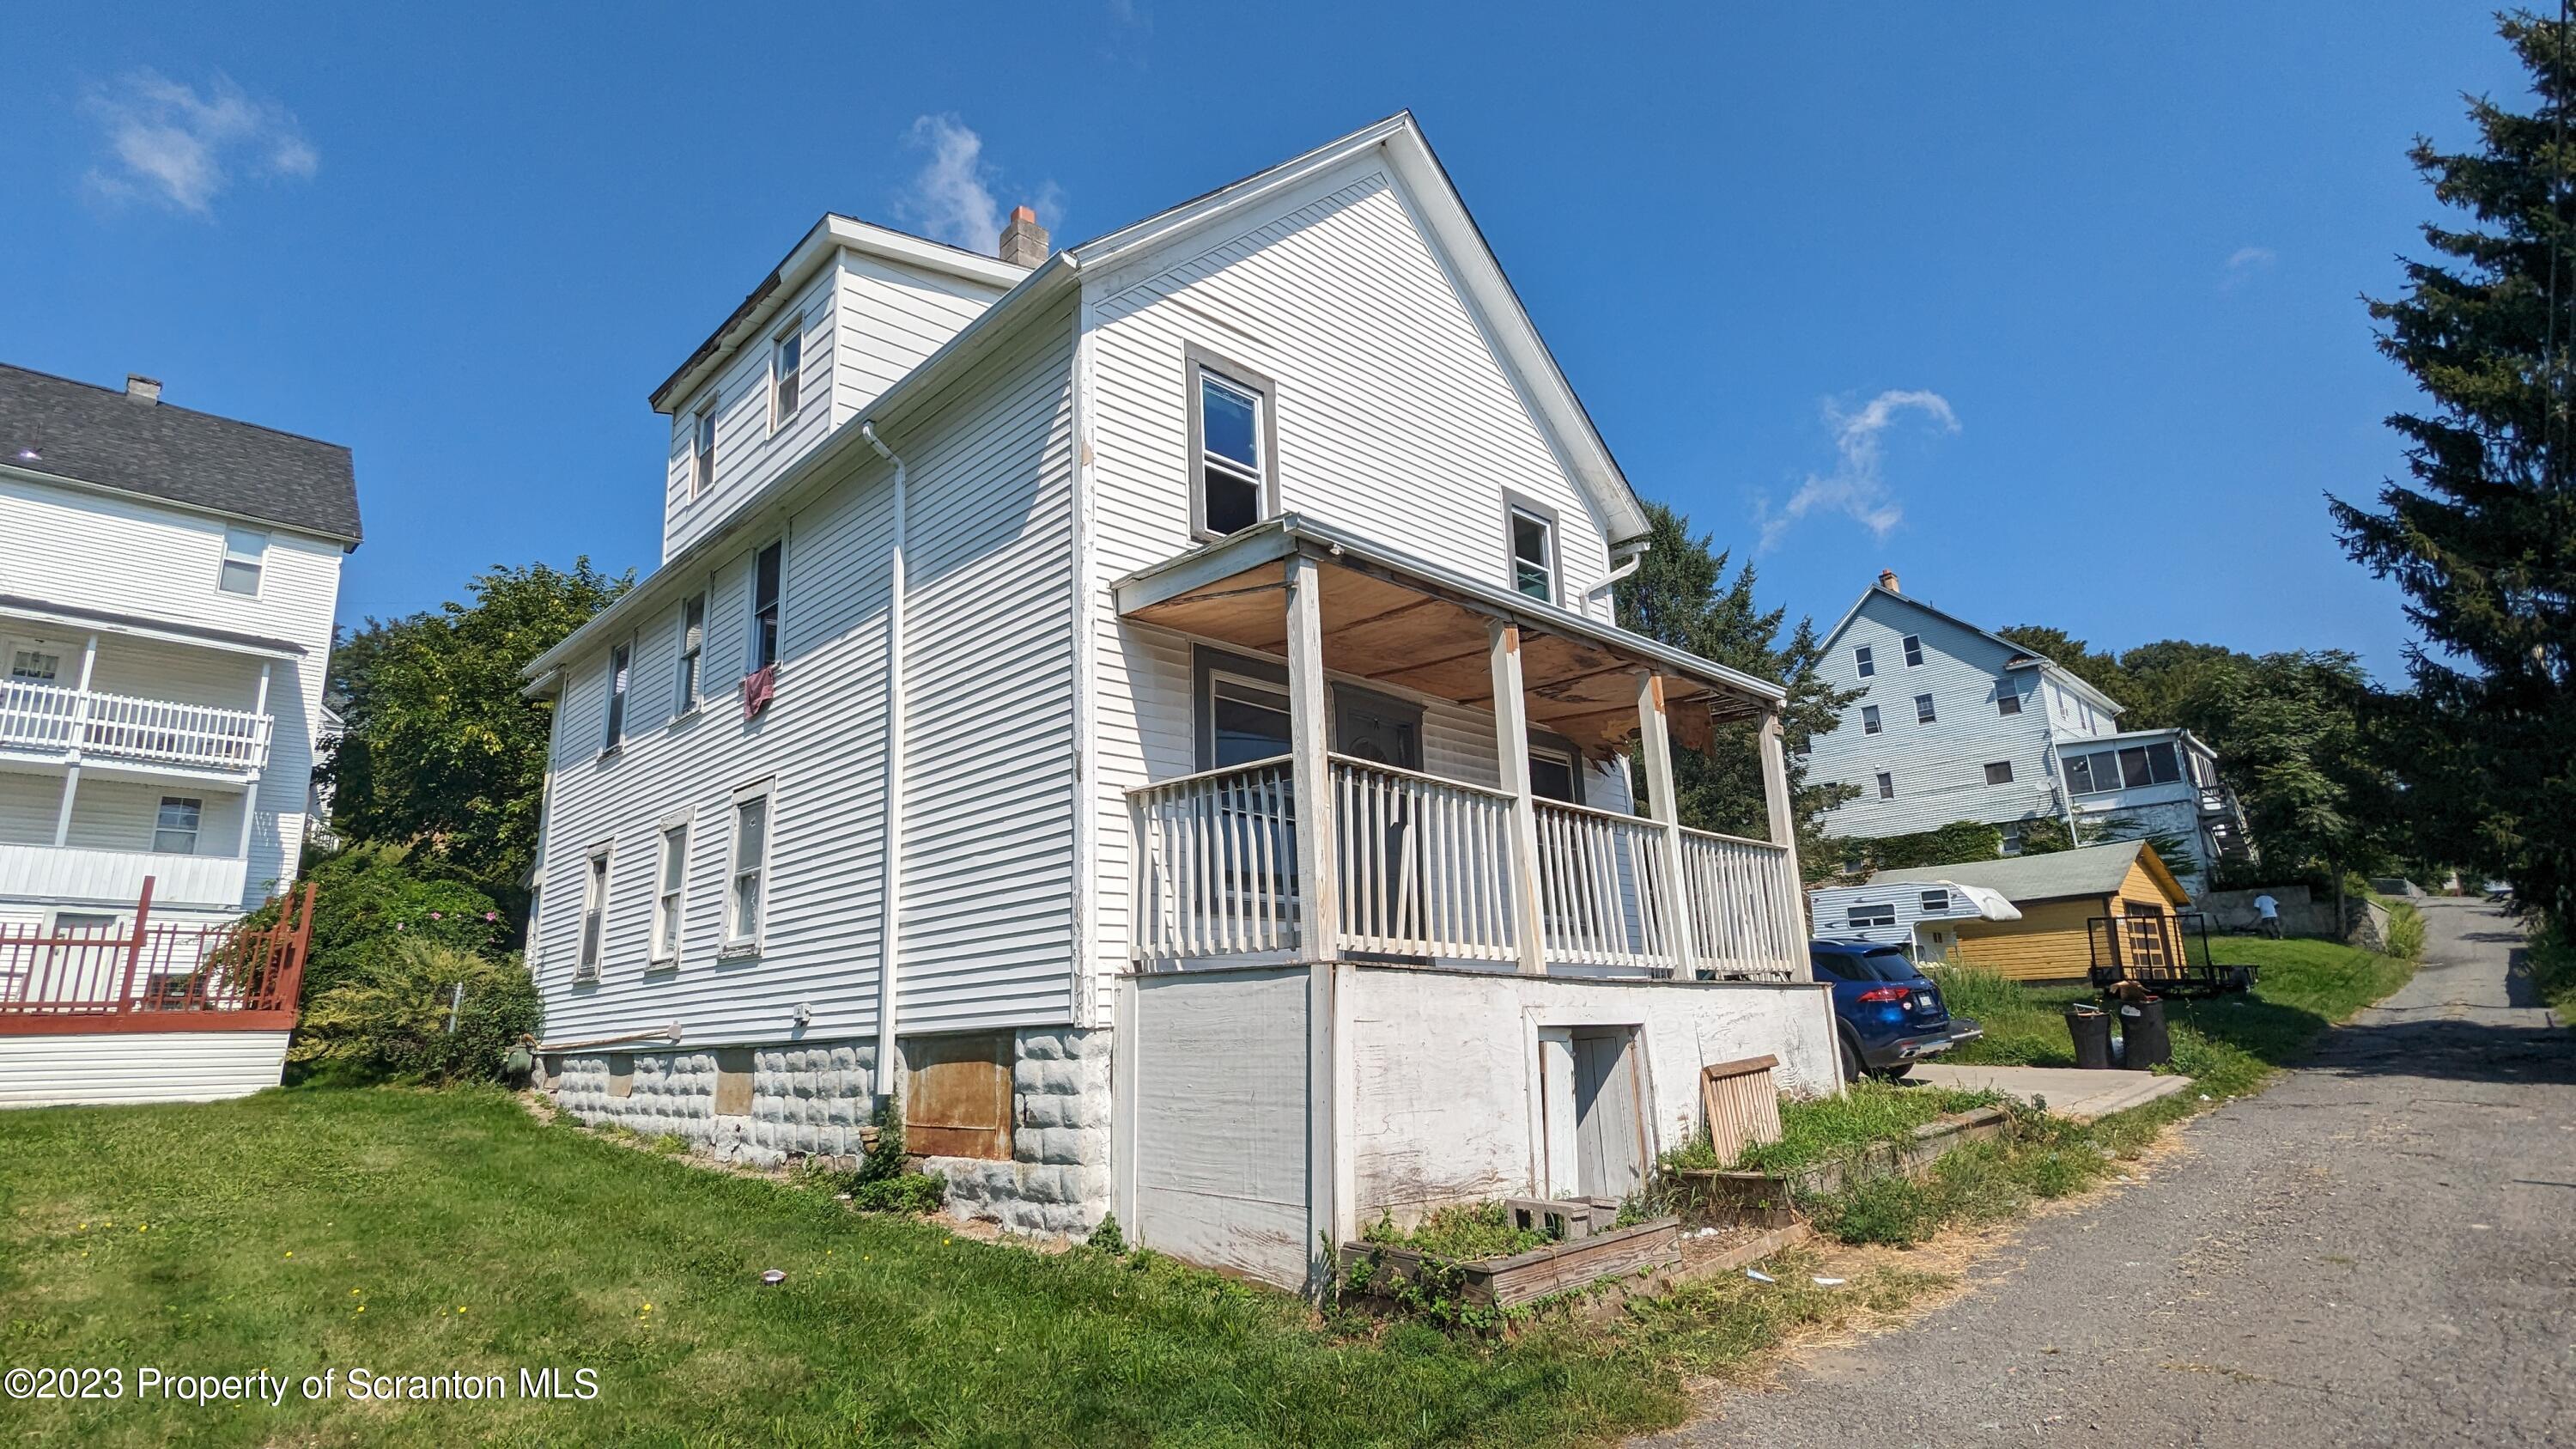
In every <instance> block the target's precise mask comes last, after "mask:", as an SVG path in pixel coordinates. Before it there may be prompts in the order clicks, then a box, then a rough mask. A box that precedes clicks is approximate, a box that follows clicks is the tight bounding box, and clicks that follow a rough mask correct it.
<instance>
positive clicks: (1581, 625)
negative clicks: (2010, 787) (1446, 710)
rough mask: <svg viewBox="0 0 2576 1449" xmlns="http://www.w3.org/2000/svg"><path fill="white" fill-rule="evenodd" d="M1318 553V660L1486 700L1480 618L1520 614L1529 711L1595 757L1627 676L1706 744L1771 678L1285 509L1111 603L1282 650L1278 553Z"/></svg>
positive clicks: (1683, 730) (1619, 714) (1768, 697)
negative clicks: (1655, 693)
mask: <svg viewBox="0 0 2576 1449" xmlns="http://www.w3.org/2000/svg"><path fill="white" fill-rule="evenodd" d="M1300 553H1303V554H1306V555H1308V556H1310V557H1312V558H1313V559H1315V561H1316V562H1317V564H1318V565H1319V567H1318V569H1317V575H1318V577H1320V578H1321V579H1322V581H1323V597H1322V598H1321V599H1320V600H1319V601H1318V606H1319V611H1320V613H1321V615H1322V620H1323V645H1324V663H1325V666H1326V667H1327V668H1329V669H1332V670H1334V671H1336V672H1338V673H1342V674H1348V675H1354V676H1357V677H1359V678H1363V679H1367V680H1371V681H1374V682H1377V683H1382V684H1388V685H1393V686H1396V687H1398V688H1402V689H1408V690H1412V691H1414V692H1416V693H1419V694H1427V695H1431V696H1433V697H1435V698H1439V699H1446V700H1451V701H1454V702H1456V703H1459V704H1462V705H1467V706H1470V707H1473V708H1488V707H1490V706H1491V704H1492V702H1493V701H1492V695H1493V677H1494V676H1493V667H1492V663H1491V660H1490V658H1489V656H1488V648H1489V644H1488V639H1487V629H1488V626H1489V624H1490V622H1491V621H1493V620H1496V619H1501V620H1504V621H1506V622H1509V623H1513V624H1517V625H1519V626H1520V631H1521V678H1522V685H1523V692H1524V694H1525V695H1526V697H1527V703H1528V711H1529V718H1530V722H1531V723H1532V724H1535V725H1539V726H1542V727H1544V728H1546V729H1548V730H1551V731H1553V732H1555V733H1557V734H1559V735H1562V736H1564V737H1565V738H1567V739H1569V740H1572V741H1573V742H1574V743H1575V744H1577V745H1579V746H1580V747H1582V748H1583V749H1584V750H1586V751H1587V752H1590V753H1592V754H1595V755H1607V754H1610V753H1611V752H1613V751H1616V750H1619V749H1621V748H1623V747H1624V746H1625V745H1626V744H1627V742H1628V740H1629V738H1630V737H1631V736H1633V735H1634V734H1635V733H1636V731H1637V675H1638V674H1639V673H1640V672H1651V673H1654V674H1656V675H1658V676H1660V677H1661V678H1662V679H1663V681H1664V700H1665V707H1666V709H1667V711H1668V717H1669V719H1670V721H1671V728H1672V732H1673V734H1674V736H1675V737H1677V738H1678V739H1680V740H1681V741H1682V742H1683V743H1684V744H1687V745H1689V746H1690V747H1692V748H1693V749H1706V748H1707V747H1708V744H1709V736H1710V733H1711V728H1710V727H1711V725H1712V724H1713V723H1714V722H1716V721H1719V720H1736V719H1753V718H1758V717H1759V716H1760V715H1761V714H1762V713H1763V712H1764V711H1765V710H1767V709H1770V708H1775V707H1777V705H1778V704H1779V702H1780V700H1781V690H1780V687H1779V686H1778V685H1775V684H1772V683H1770V682H1768V681H1766V680H1762V679H1757V678H1755V677H1753V676H1751V675H1748V674H1743V673H1739V672H1738V671H1735V670H1732V669H1728V668H1727V667H1725V666H1724V665H1721V664H1713V663H1711V662H1709V661H1707V660H1705V659H1700V658H1697V657H1695V656H1692V655H1690V654H1687V653H1684V652H1682V651H1681V650H1678V649H1673V648H1670V647H1669V646H1666V645H1663V644H1660V643H1657V642H1656V641H1654V640H1652V639H1648V638H1646V637H1645V636H1643V635H1640V634H1632V633H1629V632H1628V631H1627V630H1624V629H1619V628H1616V627H1614V626H1611V625H1608V624H1603V623H1601V622H1600V621H1598V620H1594V619H1587V618H1584V617H1582V616H1580V615H1577V614H1573V613H1570V612H1568V611H1566V610H1564V609H1560V608H1557V607H1555V606H1553V605H1550V604H1544V603H1541V602H1539V601H1538V600H1536V599H1532V598H1529V597H1527V596H1525V595H1521V594H1517V593H1513V592H1511V591H1510V590H1508V589H1504V588H1501V587H1498V586H1496V585H1492V584H1487V583H1484V582H1482V581H1480V580H1476V579H1470V578H1467V577H1465V576H1463V575H1460V574H1456V573H1452V572H1450V571H1448V570H1446V569H1443V568H1441V567H1440V566H1438V565H1436V564H1432V563H1427V562H1425V561H1423V560H1420V559H1416V558H1411V557H1409V556H1407V555H1405V554H1403V553H1401V552H1399V551H1397V550H1394V549H1391V548H1388V547H1386V546H1385V545H1382V544H1378V543H1375V542H1372V541H1370V540H1367V539H1364V538H1360V537H1358V536H1355V535H1352V534H1348V533H1344V532H1342V531H1340V530H1337V529H1334V528H1331V527H1329V526H1327V525H1324V524H1319V523H1316V522H1314V521H1312V520H1309V519H1306V518H1303V517H1300V516H1299V515H1296V514H1289V515H1286V516H1284V517H1280V518H1274V519H1272V520H1270V521H1269V522H1267V523H1264V524H1261V525H1260V526H1258V527H1256V528H1249V529H1246V530H1244V531H1243V532H1241V533H1238V534H1235V535H1232V536H1231V537H1229V538H1227V539H1225V540H1224V541H1223V542H1221V543H1217V544H1214V545H1212V546H1210V547H1207V548H1203V549H1198V550H1194V551H1192V552H1190V553H1187V554H1183V555H1181V556H1180V557H1178V558H1174V559H1170V560H1167V561H1165V562H1163V563H1160V564H1156V565H1154V566H1153V567H1151V568H1148V569H1144V570H1141V571H1139V572H1137V573H1134V574H1131V575H1129V576H1128V577H1126V578H1124V579H1121V580H1119V582H1118V584H1117V590H1118V612H1119V614H1120V615H1121V616H1122V617H1125V618H1128V619H1133V620H1135V621H1137V622H1139V623H1145V624H1154V625H1159V626H1161V627H1163V628H1166V629H1171V630H1174V631H1177V632H1179V633H1183V634H1191V635H1195V636H1197V637H1199V638H1203V639H1208V640H1212V641H1215V642H1217V643H1221V644H1231V645H1233V646H1235V647H1237V648H1241V649H1250V650H1257V651H1260V652H1262V653H1265V654H1273V655H1277V654H1284V653H1286V652H1287V648H1288V611H1287V608H1286V599H1285V593H1286V590H1287V560H1288V559H1289V558H1290V557H1291V556H1293V555H1296V554H1300Z"/></svg>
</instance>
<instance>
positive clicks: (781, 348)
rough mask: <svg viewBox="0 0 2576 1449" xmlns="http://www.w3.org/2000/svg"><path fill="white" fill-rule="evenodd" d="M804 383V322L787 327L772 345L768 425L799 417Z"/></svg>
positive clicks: (799, 320)
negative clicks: (797, 400) (797, 410)
mask: <svg viewBox="0 0 2576 1449" xmlns="http://www.w3.org/2000/svg"><path fill="white" fill-rule="evenodd" d="M804 381H805V319H803V318H802V317H800V318H798V319H796V320H795V321H793V322H790V323H788V324H787V330H785V331H784V332H781V333H779V334H778V336H777V339H776V340H774V341H773V342H771V343H770V344H769V426H770V427H771V428H773V429H775V428H777V427H779V426H780V425H781V424H784V423H785V422H786V421H787V420H788V419H789V418H791V417H794V416H795V415H796V395H797V391H798V389H799V388H800V387H802V386H803V385H804Z"/></svg>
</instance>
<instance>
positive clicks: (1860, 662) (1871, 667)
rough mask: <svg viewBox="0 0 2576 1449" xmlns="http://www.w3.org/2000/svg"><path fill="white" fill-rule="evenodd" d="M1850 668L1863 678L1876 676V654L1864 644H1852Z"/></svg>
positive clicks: (1874, 677)
mask: <svg viewBox="0 0 2576 1449" xmlns="http://www.w3.org/2000/svg"><path fill="white" fill-rule="evenodd" d="M1852 670H1853V672H1854V673H1856V674H1858V675H1859V676H1860V677H1861V678H1863V679H1876V678H1877V677H1878V654H1877V652H1876V651H1875V650H1873V649H1871V648H1870V646H1868V645H1866V644H1855V645H1853V646H1852Z"/></svg>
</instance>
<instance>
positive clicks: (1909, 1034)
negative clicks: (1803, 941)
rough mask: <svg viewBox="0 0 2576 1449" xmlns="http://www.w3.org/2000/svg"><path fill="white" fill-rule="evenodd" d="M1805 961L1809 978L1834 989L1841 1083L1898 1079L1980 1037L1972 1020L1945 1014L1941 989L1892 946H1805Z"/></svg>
mask: <svg viewBox="0 0 2576 1449" xmlns="http://www.w3.org/2000/svg"><path fill="white" fill-rule="evenodd" d="M1807 959H1808V962H1809V963H1810V965H1811V966H1812V967H1813V969H1814V971H1815V977H1816V979H1817V980H1818V981H1822V982H1826V983H1828V984H1829V985H1831V986H1832V987H1833V988H1834V1026H1835V1030H1836V1034H1837V1035H1838V1036H1840V1037H1841V1038H1842V1059H1843V1080H1844V1081H1847V1082H1848V1081H1853V1080H1856V1079H1857V1078H1858V1077H1859V1076H1860V1074H1861V1073H1863V1072H1868V1073H1870V1074H1871V1075H1873V1076H1881V1077H1901V1076H1904V1075H1905V1074H1906V1073H1907V1072H1910V1071H1912V1070H1913V1069H1914V1064H1915V1063H1916V1062H1919V1061H1921V1060H1923V1059H1924V1058H1925V1057H1928V1056H1931V1055H1933V1054H1934V1053H1936V1052H1944V1051H1948V1050H1949V1049H1950V1048H1951V1047H1952V1046H1955V1045H1957V1044H1958V1043H1960V1042H1963V1041H1974V1040H1976V1039H1977V1038H1978V1037H1981V1036H1984V1035H1985V1034H1986V1032H1985V1028H1984V1027H1981V1026H1979V1025H1977V1024H1976V1023H1975V1022H1973V1021H1970V1020H1968V1019H1966V1018H1965V1017H1958V1018H1954V1017H1952V1016H1951V1015H1950V1009H1949V1008H1948V1007H1946V1006H1943V1005H1942V1004H1941V988H1940V987H1938V986H1935V985H1933V984H1932V982H1931V981H1930V979H1928V978H1927V977H1925V976H1924V974H1923V973H1922V972H1920V971H1917V970H1916V969H1914V963H1913V962H1912V961H1909V960H1907V959H1906V958H1905V952H1904V951H1902V950H1901V949H1899V948H1897V947H1895V946H1889V945H1884V944H1882V943H1880V942H1876V941H1833V940H1817V941H1810V942H1808V943H1807Z"/></svg>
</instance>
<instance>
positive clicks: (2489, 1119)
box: [1661, 899, 2576, 1449]
mask: <svg viewBox="0 0 2576 1449" xmlns="http://www.w3.org/2000/svg"><path fill="white" fill-rule="evenodd" d="M2420 904H2421V905H2422V907H2423V910H2424V914H2425V917H2426V920H2427V924H2428V927H2429V933H2430V935H2431V938H2432V939H2431V943H2430V946H2429V948H2428V951H2427V956H2428V964H2427V965H2426V966H2425V968H2424V970H2423V971H2422V972H2421V973H2419V974H2418V975H2417V976H2416V978H2415V980H2414V981H2413V982H2412V983H2410V984H2409V985H2408V986H2407V988H2406V989H2405V990H2403V991H2401V992H2399V993H2398V994H2397V995H2396V996H2394V997H2392V998H2390V999H2389V1001H2388V1002H2387V1003H2386V1004H2385V1005H2384V1006H2381V1007H2378V1008H2375V1009H2373V1010H2371V1011H2369V1012H2365V1013H2364V1014H2363V1015H2362V1017H2361V1018H2360V1019H2359V1020H2358V1021H2356V1022H2354V1023H2353V1024H2352V1025H2350V1026H2348V1027H2345V1028H2343V1029H2341V1030H2339V1031H2336V1032H2333V1033H2331V1034H2329V1035H2328V1036H2327V1038H2326V1039H2325V1041H2324V1043H2323V1044H2322V1046H2321V1048H2320V1051H2319V1053H2318V1056H2317V1058H2316V1059H2315V1061H2314V1062H2312V1063H2311V1064H2310V1065H2308V1066H2306V1067H2304V1068H2302V1069H2300V1070H2298V1071H2295V1072H2293V1073H2291V1074H2290V1075H2289V1077H2288V1078H2287V1079H2286V1080H2284V1081H2282V1082H2281V1083H2280V1084H2278V1085H2276V1086H2274V1087H2273V1088H2272V1089H2271V1090H2270V1091H2268V1092H2265V1093H2263V1094H2261V1095H2260V1096H2256V1097H2250V1098H2247V1099H2244V1100H2242V1101H2238V1102H2233V1103H2230V1104H2228V1105H2227V1106H2225V1107H2222V1108H2220V1109H2218V1110H2217V1111H2214V1112H2211V1113H2209V1114H2207V1115H2205V1116H2203V1117H2201V1118H2199V1119H2197V1120H2196V1121H2195V1122H2193V1123H2192V1124H2191V1125H2189V1126H2187V1127H2186V1128H2184V1129H2183V1130H2182V1132H2181V1142H2182V1145H2183V1148H2184V1151H2183V1152H2182V1154H2180V1155H2179V1156H2175V1157H2169V1158H2166V1159H2164V1160H2162V1161H2160V1162H2159V1163H2157V1164H2156V1165H2155V1166H2154V1167H2153V1168H2152V1170H2151V1171H2150V1172H2149V1173H2148V1174H2147V1175H2146V1177H2145V1178H2144V1180H2142V1181H2140V1182H2139V1183H2137V1184H2136V1185H2134V1186H2131V1187H2126V1188H2120V1189H2116V1190H2114V1191H2113V1192H2112V1194H2111V1195H2109V1196H2107V1197H2105V1198H2103V1199H2101V1200H2100V1201H2098V1202H2096V1203H2093V1204H2091V1205H2089V1206H2087V1207H2086V1208H2084V1209H2083V1210H2081V1211H2077V1212H2070V1213H2064V1214H2059V1215H2054V1216H2049V1217H2043V1218H2039V1219H2036V1220H2034V1221H2033V1222H2032V1223H2031V1224H2030V1225H2029V1226H2028V1227H2027V1228H2026V1229H2025V1230H2024V1231H2023V1232H2022V1234H2021V1235H2020V1236H2019V1238H2018V1239H2017V1240H2016V1241H2015V1242H2014V1243H2012V1244H2011V1245H2010V1246H2008V1247H2006V1248H2004V1249H2002V1250H2000V1251H1998V1252H1996V1253H1995V1254H1993V1255H1991V1256H1990V1257H1988V1258H1987V1259H1986V1260H1985V1261H1983V1262H1982V1263H1980V1264H1979V1265H1978V1266H1977V1267H1976V1268H1975V1269H1973V1270H1972V1271H1971V1274H1970V1277H1971V1279H1972V1281H1973V1282H1974V1284H1975V1291H1973V1292H1971V1293H1970V1294H1968V1295H1967V1296H1966V1297H1964V1298H1961V1299H1959V1300H1958V1301H1956V1302H1953V1303H1951V1304H1949V1305H1947V1306H1946V1307H1943V1308H1941V1309H1938V1310H1936V1311H1934V1312H1932V1313H1930V1314H1928V1315H1926V1316H1925V1317H1924V1318H1923V1319H1922V1320H1921V1321H1920V1322H1918V1323H1916V1324H1914V1325H1912V1326H1911V1327H1908V1328H1906V1329H1903V1330H1900V1331H1898V1332H1895V1333H1891V1334H1887V1335H1884V1336H1881V1337H1878V1338H1874V1339H1869V1340H1866V1341H1863V1342H1862V1343H1859V1344H1857V1345H1855V1346H1853V1347H1850V1348H1847V1349H1839V1350H1834V1351H1830V1352H1826V1353H1821V1354H1818V1355H1815V1356H1812V1357H1810V1358H1808V1359H1806V1360H1804V1361H1803V1362H1801V1363H1799V1364H1796V1365H1794V1366H1792V1367H1791V1368H1789V1369H1788V1370H1787V1371H1786V1372H1785V1374H1784V1376H1783V1380H1782V1382H1781V1384H1780V1385H1779V1386H1778V1387H1777V1388H1776V1389H1774V1390H1773V1391H1771V1392H1767V1393H1745V1394H1740V1395H1737V1396H1734V1397H1732V1398H1728V1399H1725V1400H1722V1401H1719V1402H1716V1403H1713V1404H1711V1405H1710V1406H1709V1410H1708V1412H1709V1414H1710V1418H1708V1419H1707V1420H1706V1421H1704V1422H1701V1423H1699V1424H1695V1425H1693V1426H1691V1427H1689V1428H1687V1429H1684V1430H1681V1431H1678V1432H1677V1433H1675V1434H1673V1435H1671V1436H1668V1437H1667V1438H1666V1439H1664V1440H1663V1441H1661V1442H1664V1443H1668V1444H1674V1445H1681V1444H1692V1445H1718V1444H1748V1445H1751V1444H1759V1445H1772V1446H1802V1445H1816V1446H1828V1445H1830V1446H1834V1449H1853V1446H1870V1445H1916V1444H1937V1445H1953V1444H1959V1445H1999V1444H2009V1445H2039V1444H2067V1443H2083V1444H2107V1445H2130V1444H2135V1445H2168V1444H2225V1445H2235V1444H2242V1445H2263V1446H2290V1449H2302V1446H2324V1445H2347V1444H2371V1445H2379V1444H2391V1445H2422V1444H2477V1445H2521V1444H2576V1033H2570V1032H2568V1031H2566V1030H2565V1029H2564V1028H2561V1027H2557V1026H2554V1025H2552V1024H2551V1023H2550V1022H2549V1020H2548V1016H2547V1013H2546V1012H2545V1011H2544V1010H2543V1009H2542V1008H2541V1007H2540V1005H2539V1004H2538V1002H2537V1001H2535V1000H2533V999H2532V993H2531V992H2530V990H2529V983H2528V981H2527V980H2525V979H2523V978H2521V977H2518V976H2513V977H2509V976H2508V973H2507V963H2508V959H2509V957H2510V955H2511V954H2512V953H2513V952H2515V951H2516V950H2517V949H2518V948H2519V947H2520V945H2521V943H2522V935H2521V932H2520V931H2519V930H2518V929H2517V928H2516V927H2515V925H2514V924H2513V922H2512V921H2511V920H2510V919H2509V918H2507V917H2506V916H2505V915H2503V914H2502V913H2501V912H2499V911H2496V910H2494V909H2491V908H2489V907H2487V906H2485V905H2483V904H2482V903H2478V902H2471V901H2451V900H2439V899H2435V900H2427V901H2423V902H2421V903H2420ZM2051 1100H2052V1102H2053V1101H2054V1099H2053V1098H2052V1099H2051Z"/></svg>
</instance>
